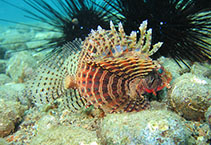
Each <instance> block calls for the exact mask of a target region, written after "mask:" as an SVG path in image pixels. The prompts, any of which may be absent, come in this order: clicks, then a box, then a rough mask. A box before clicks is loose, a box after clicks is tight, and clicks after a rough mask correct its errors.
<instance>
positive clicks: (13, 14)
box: [0, 0, 51, 25]
mask: <svg viewBox="0 0 211 145" xmlns="http://www.w3.org/2000/svg"><path fill="white" fill-rule="evenodd" d="M5 1H7V2H9V3H11V4H13V5H14V6H11V5H9V4H7V3H5V2H3V0H0V19H5V20H10V21H11V20H12V21H14V22H24V23H25V22H32V21H34V20H32V19H30V18H28V17H27V15H28V16H29V14H27V13H26V12H25V11H23V10H21V9H20V8H25V9H27V10H30V11H31V12H35V13H36V11H35V10H34V9H33V8H31V7H30V6H29V5H27V4H26V3H25V2H24V1H23V0H5ZM45 2H47V3H49V4H51V0H45ZM15 6H16V7H15ZM17 7H19V8H17ZM12 24H14V23H11V22H9V23H8V22H5V21H0V25H12Z"/></svg>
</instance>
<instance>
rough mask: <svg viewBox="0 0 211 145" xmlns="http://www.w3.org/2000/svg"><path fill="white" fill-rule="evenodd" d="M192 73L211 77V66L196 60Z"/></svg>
mask: <svg viewBox="0 0 211 145" xmlns="http://www.w3.org/2000/svg"><path fill="white" fill-rule="evenodd" d="M191 73H192V74H195V75H197V76H199V75H200V76H203V77H207V78H209V79H211V66H210V65H209V64H208V63H198V62H195V63H194V64H193V66H192V67H191Z"/></svg>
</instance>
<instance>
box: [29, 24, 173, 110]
mask: <svg viewBox="0 0 211 145" xmlns="http://www.w3.org/2000/svg"><path fill="white" fill-rule="evenodd" d="M146 27H147V21H144V22H143V23H142V24H141V25H140V28H139V30H140V38H139V40H138V41H137V36H136V35H137V33H136V32H132V33H131V35H130V36H128V35H126V34H125V32H124V30H123V27H122V25H121V23H120V24H119V27H118V28H119V29H118V31H117V30H116V29H115V28H114V25H113V24H112V22H111V30H104V29H102V28H101V27H98V30H97V31H94V30H92V32H91V33H90V34H89V36H88V37H87V38H86V39H85V41H84V42H83V43H82V44H81V45H79V43H80V42H79V41H75V42H73V43H71V44H69V45H72V46H71V47H72V48H76V47H79V48H81V49H82V50H81V51H73V49H72V48H71V47H70V46H64V50H63V51H62V52H60V53H59V54H57V57H55V56H54V58H53V60H52V59H51V60H50V61H53V62H55V61H56V65H55V66H57V67H54V68H52V65H50V67H48V68H45V71H43V73H45V72H46V71H47V70H48V71H49V70H51V71H54V70H57V71H59V72H61V73H60V74H57V75H56V76H54V78H50V81H49V83H48V85H47V86H48V88H45V89H44V90H43V88H38V87H35V88H37V90H36V92H39V91H40V90H41V92H42V94H43V93H44V94H45V95H43V96H41V97H43V98H45V100H47V102H52V101H49V99H48V98H51V100H56V99H58V98H61V100H62V101H63V102H64V103H65V105H67V106H69V107H71V108H74V109H76V110H77V109H78V108H79V107H81V106H83V105H86V106H89V105H94V106H95V107H96V108H101V109H103V110H104V112H110V113H111V112H122V111H126V112H131V111H140V110H143V109H146V108H148V107H149V102H148V100H147V98H145V97H144V96H143V95H144V94H145V93H153V94H156V92H157V91H159V90H161V89H163V88H164V87H168V84H169V82H170V81H171V75H170V73H168V72H167V71H165V70H164V68H163V67H162V66H161V65H160V64H159V63H158V62H157V61H153V60H152V59H151V58H150V57H149V56H150V55H152V54H154V53H155V52H156V51H157V50H158V49H159V48H160V47H161V45H162V43H161V42H159V43H157V44H155V45H153V47H152V48H151V33H152V31H151V29H149V30H148V31H147V32H146ZM70 48H71V49H70ZM67 49H68V50H67ZM64 53H65V56H66V57H64V56H63V55H64ZM68 55H69V56H68ZM73 57H75V58H74V59H72V58H73ZM47 62H49V60H48V61H47ZM44 66H46V64H45V65H44ZM39 75H40V74H39ZM39 75H38V76H39ZM51 75H52V73H51ZM42 76H43V74H42ZM39 80H40V82H43V80H44V79H42V78H41V79H40V78H39ZM38 82H39V81H38ZM44 82H45V81H44ZM49 86H51V87H50V88H49ZM52 86H53V87H52ZM31 87H33V86H31ZM32 90H34V89H32ZM32 92H33V91H32ZM38 94H40V93H37V94H35V93H31V95H32V96H34V98H35V100H36V101H37V100H38V99H37V98H40V99H41V101H39V102H41V103H42V102H43V100H42V98H41V97H40V95H39V96H38ZM37 96H38V97H37ZM49 96H51V97H49ZM45 102H46V101H45Z"/></svg>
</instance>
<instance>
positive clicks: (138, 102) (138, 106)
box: [124, 96, 150, 112]
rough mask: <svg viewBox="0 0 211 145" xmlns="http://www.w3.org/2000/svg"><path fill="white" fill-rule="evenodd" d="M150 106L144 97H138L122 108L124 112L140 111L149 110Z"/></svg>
mask: <svg viewBox="0 0 211 145" xmlns="http://www.w3.org/2000/svg"><path fill="white" fill-rule="evenodd" d="M149 106H150V104H149V101H148V100H147V99H145V98H144V96H139V97H137V98H135V99H131V100H129V101H128V103H127V104H126V105H125V107H124V111H125V112H133V111H137V112H138V111H141V110H145V109H147V108H149Z"/></svg>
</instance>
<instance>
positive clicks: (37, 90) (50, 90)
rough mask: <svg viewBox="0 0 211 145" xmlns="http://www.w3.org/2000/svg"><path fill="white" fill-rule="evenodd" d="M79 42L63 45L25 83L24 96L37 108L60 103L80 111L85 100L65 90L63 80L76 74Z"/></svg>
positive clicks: (71, 90)
mask: <svg viewBox="0 0 211 145" xmlns="http://www.w3.org/2000/svg"><path fill="white" fill-rule="evenodd" d="M80 46H81V40H75V41H73V42H70V43H67V44H65V45H64V46H63V47H62V48H61V49H59V50H62V51H58V52H54V53H53V54H51V57H48V58H46V59H45V60H43V61H42V62H41V64H40V66H39V68H37V70H36V72H35V73H34V75H33V76H32V77H31V78H30V79H29V80H28V81H26V88H25V92H24V95H25V96H26V97H29V98H30V99H32V101H33V103H34V104H36V105H37V106H40V105H42V104H48V103H50V104H53V103H55V102H60V103H62V106H64V107H68V108H70V109H71V110H72V111H74V110H78V109H80V108H81V107H82V106H84V105H85V103H86V100H85V99H83V98H82V97H80V95H79V94H78V92H77V90H76V89H74V88H67V86H66V83H67V82H65V80H67V79H66V78H70V77H69V76H74V75H75V74H76V70H77V65H78V57H79V53H80V50H81V47H80Z"/></svg>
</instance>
